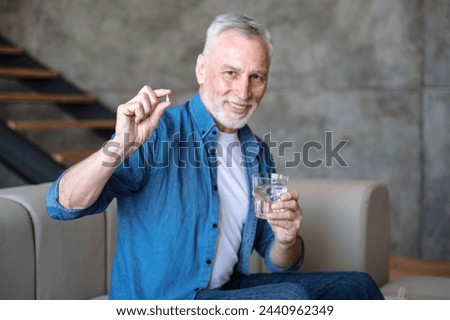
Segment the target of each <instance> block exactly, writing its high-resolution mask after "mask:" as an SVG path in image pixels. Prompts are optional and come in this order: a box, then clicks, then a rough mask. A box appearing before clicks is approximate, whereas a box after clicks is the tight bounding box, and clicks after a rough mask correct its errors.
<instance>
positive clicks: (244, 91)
mask: <svg viewBox="0 0 450 320" xmlns="http://www.w3.org/2000/svg"><path fill="white" fill-rule="evenodd" d="M251 92H252V90H251V82H250V80H249V79H248V78H247V77H240V78H239V79H237V80H236V81H235V83H234V94H235V95H236V96H237V97H238V98H239V99H241V100H248V99H249V98H250V97H251Z"/></svg>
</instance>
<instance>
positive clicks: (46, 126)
mask: <svg viewBox="0 0 450 320" xmlns="http://www.w3.org/2000/svg"><path fill="white" fill-rule="evenodd" d="M6 124H7V126H8V127H9V128H10V129H12V130H16V131H26V130H60V129H110V130H112V129H114V127H115V124H116V121H115V120H114V119H102V120H74V121H72V120H8V121H6Z"/></svg>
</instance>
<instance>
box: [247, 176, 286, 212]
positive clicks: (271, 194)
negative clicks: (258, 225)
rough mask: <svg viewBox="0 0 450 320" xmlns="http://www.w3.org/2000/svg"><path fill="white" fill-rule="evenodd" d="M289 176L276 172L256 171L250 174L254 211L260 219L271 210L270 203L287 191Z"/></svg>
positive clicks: (277, 199)
mask: <svg viewBox="0 0 450 320" xmlns="http://www.w3.org/2000/svg"><path fill="white" fill-rule="evenodd" d="M288 180H289V177H288V176H285V175H281V174H277V173H257V174H254V175H253V176H252V181H253V198H254V201H255V211H256V212H255V213H256V216H257V217H258V218H260V219H265V218H266V213H271V212H272V208H271V206H272V203H273V202H276V201H279V200H280V197H281V195H282V194H283V193H285V192H286V191H287V185H288Z"/></svg>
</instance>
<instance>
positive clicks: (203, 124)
mask: <svg viewBox="0 0 450 320" xmlns="http://www.w3.org/2000/svg"><path fill="white" fill-rule="evenodd" d="M189 106H190V112H191V114H192V118H193V119H194V122H195V125H196V126H197V128H198V130H199V131H200V133H201V135H202V139H205V137H206V136H208V135H209V133H210V132H214V131H215V134H217V132H218V131H219V129H217V126H216V123H215V122H214V119H213V117H212V116H211V115H210V114H209V111H208V110H207V109H206V107H205V105H204V104H203V101H202V99H201V98H200V93H198V92H197V94H196V95H195V96H193V97H192V98H191V101H190V103H189Z"/></svg>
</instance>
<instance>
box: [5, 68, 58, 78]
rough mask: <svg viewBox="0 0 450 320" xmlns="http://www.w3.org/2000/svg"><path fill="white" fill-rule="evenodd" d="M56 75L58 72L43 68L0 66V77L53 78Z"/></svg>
mask: <svg viewBox="0 0 450 320" xmlns="http://www.w3.org/2000/svg"><path fill="white" fill-rule="evenodd" d="M58 76H59V73H58V72H56V71H51V70H44V69H31V68H0V77H15V78H32V79H55V78H57V77H58Z"/></svg>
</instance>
